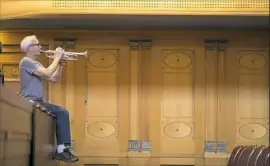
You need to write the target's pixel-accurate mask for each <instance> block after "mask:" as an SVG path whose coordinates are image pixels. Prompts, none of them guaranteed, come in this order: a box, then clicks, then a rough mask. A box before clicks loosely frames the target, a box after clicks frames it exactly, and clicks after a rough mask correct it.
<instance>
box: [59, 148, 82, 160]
mask: <svg viewBox="0 0 270 166" xmlns="http://www.w3.org/2000/svg"><path fill="white" fill-rule="evenodd" d="M54 159H55V160H59V161H63V162H66V163H74V162H77V161H79V158H78V157H76V156H74V155H73V154H72V153H71V152H70V151H69V149H68V148H65V149H64V151H63V152H62V153H57V152H56V154H55V157H54Z"/></svg>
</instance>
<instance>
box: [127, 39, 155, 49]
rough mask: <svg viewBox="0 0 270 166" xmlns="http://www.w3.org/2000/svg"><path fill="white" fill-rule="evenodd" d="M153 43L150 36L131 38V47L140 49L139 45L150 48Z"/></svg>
mask: <svg viewBox="0 0 270 166" xmlns="http://www.w3.org/2000/svg"><path fill="white" fill-rule="evenodd" d="M151 45H152V39H148V38H137V39H130V48H133V49H138V48H139V47H142V48H150V47H151Z"/></svg>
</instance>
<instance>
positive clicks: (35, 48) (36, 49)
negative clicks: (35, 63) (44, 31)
mask: <svg viewBox="0 0 270 166" xmlns="http://www.w3.org/2000/svg"><path fill="white" fill-rule="evenodd" d="M40 49H41V45H40V44H39V41H38V40H37V39H35V40H33V41H32V44H30V45H29V52H31V54H34V55H40Z"/></svg>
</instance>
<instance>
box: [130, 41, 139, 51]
mask: <svg viewBox="0 0 270 166" xmlns="http://www.w3.org/2000/svg"><path fill="white" fill-rule="evenodd" d="M129 42H130V44H129V46H130V48H133V49H137V48H139V46H140V39H130V41H129Z"/></svg>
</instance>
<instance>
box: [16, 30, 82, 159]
mask: <svg viewBox="0 0 270 166" xmlns="http://www.w3.org/2000/svg"><path fill="white" fill-rule="evenodd" d="M20 46H21V50H22V52H23V53H24V57H23V58H22V60H21V61H20V65H19V69H20V85H21V92H20V93H21V96H22V97H23V98H25V99H27V100H28V101H30V102H36V103H38V104H40V105H41V106H43V107H45V108H46V109H45V111H46V112H47V113H48V114H50V115H51V116H53V117H55V119H56V138H57V145H58V146H57V151H56V155H55V159H56V160H60V161H64V162H67V163H72V162H76V161H78V160H79V159H78V158H77V157H76V156H74V155H73V154H72V153H71V152H70V149H69V148H68V147H70V146H71V134H70V123H69V112H68V111H67V110H66V109H65V108H63V107H60V106H58V105H54V104H50V103H47V102H45V101H44V100H43V84H42V79H45V80H47V81H50V82H57V81H58V79H59V77H60V76H61V73H62V70H63V66H64V61H63V60H62V57H63V55H64V50H63V49H62V48H56V50H55V52H54V55H55V56H54V60H53V62H52V63H51V65H50V66H49V67H47V68H45V67H44V66H43V65H42V64H40V63H39V62H37V61H36V57H37V56H39V55H40V49H41V46H40V44H39V41H38V39H37V38H36V36H35V35H32V36H27V37H25V38H24V39H23V40H22V41H21V45H20Z"/></svg>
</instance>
